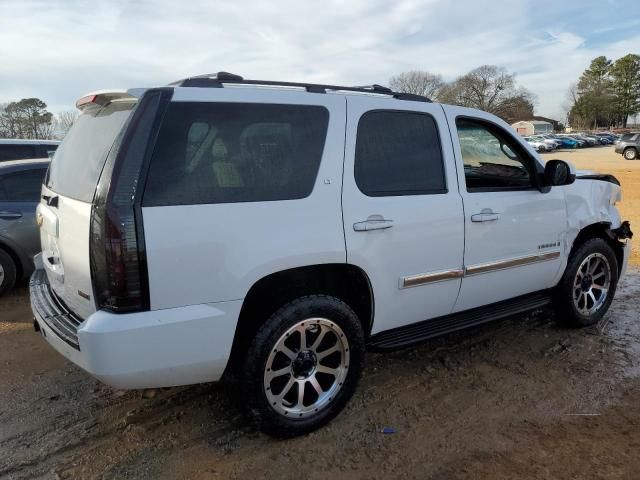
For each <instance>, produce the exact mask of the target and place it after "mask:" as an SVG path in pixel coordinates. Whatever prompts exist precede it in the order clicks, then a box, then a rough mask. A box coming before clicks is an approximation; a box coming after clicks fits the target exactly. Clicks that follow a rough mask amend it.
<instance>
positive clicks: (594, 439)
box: [0, 147, 640, 478]
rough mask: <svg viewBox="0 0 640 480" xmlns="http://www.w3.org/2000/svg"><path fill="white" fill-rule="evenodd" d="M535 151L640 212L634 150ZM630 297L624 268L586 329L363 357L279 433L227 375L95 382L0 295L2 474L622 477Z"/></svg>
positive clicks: (552, 327) (497, 334) (633, 419)
mask: <svg viewBox="0 0 640 480" xmlns="http://www.w3.org/2000/svg"><path fill="white" fill-rule="evenodd" d="M544 157H545V158H547V159H548V158H563V159H566V160H569V161H571V162H573V163H574V164H575V165H576V166H577V167H578V168H582V169H592V170H596V171H600V172H608V173H613V174H614V175H616V176H617V177H618V178H619V179H620V180H621V182H622V184H623V188H624V189H625V193H624V200H623V203H622V206H621V208H622V211H623V214H624V217H625V218H627V219H629V220H631V222H632V226H633V225H634V224H635V225H640V219H637V218H635V217H636V216H639V215H640V189H639V188H638V183H640V162H627V161H624V160H623V159H622V157H621V156H619V155H615V154H614V153H613V148H612V147H602V148H591V149H585V150H577V151H566V152H556V153H551V154H547V155H544ZM634 262H635V263H636V264H640V252H639V250H638V249H637V248H635V249H634ZM639 307H640V271H639V270H637V269H636V267H635V266H634V267H632V271H631V272H630V274H629V276H628V277H627V278H626V279H625V281H624V282H623V284H622V285H621V288H620V291H619V293H618V296H617V298H616V301H615V302H614V303H613V305H612V308H611V311H610V313H609V314H608V315H607V316H606V317H605V319H604V321H603V322H602V323H601V324H599V325H597V326H596V327H593V328H589V329H587V330H567V329H563V328H560V327H558V326H557V325H556V323H555V322H554V319H553V318H552V317H553V316H552V313H551V312H549V311H547V310H544V311H540V312H536V313H535V314H531V315H528V316H525V317H517V318H513V319H509V320H506V321H502V322H498V323H496V324H492V325H490V326H487V327H484V328H478V329H474V330H472V331H470V332H466V333H460V334H456V335H450V336H448V337H445V338H443V339H438V340H435V341H432V342H429V343H428V344H426V345H423V346H420V347H418V348H413V349H409V350H405V351H401V352H396V353H393V354H388V355H378V354H371V355H370V356H369V358H368V366H367V368H366V370H365V372H364V376H363V380H362V383H361V385H360V388H359V389H358V392H357V393H356V395H355V397H354V398H353V400H352V401H351V402H350V404H349V406H348V407H347V409H346V410H345V412H344V413H343V414H342V415H340V416H339V417H338V418H337V419H336V420H335V421H334V422H333V423H332V424H330V425H329V426H328V427H327V428H324V429H322V430H320V431H318V432H315V433H313V434H311V435H308V436H306V437H303V438H297V439H293V440H287V441H277V440H273V439H270V438H268V437H266V436H264V435H261V434H259V433H257V432H255V430H254V429H253V428H252V426H251V425H250V424H248V423H247V422H246V420H245V419H244V417H243V415H242V413H241V412H240V411H239V410H238V408H237V407H236V404H237V402H235V401H234V399H233V398H232V397H230V396H229V395H228V394H227V393H225V390H224V385H201V386H195V387H183V388H176V389H167V390H162V391H160V392H159V393H158V394H157V396H155V397H154V398H142V395H141V393H140V392H123V391H115V390H112V389H111V388H109V387H106V386H104V385H101V384H99V383H98V382H97V381H95V380H93V379H92V378H90V377H89V376H88V375H86V374H85V373H84V372H82V371H81V370H79V369H78V368H76V367H75V366H73V365H71V364H70V363H68V362H66V361H65V360H64V359H63V358H62V357H60V356H59V355H57V354H56V353H55V352H53V351H52V350H51V349H50V348H49V347H48V345H47V344H46V342H45V341H44V340H43V339H41V338H40V337H39V336H38V335H36V334H35V333H34V332H33V330H32V328H31V324H30V321H31V316H30V311H29V306H28V298H27V293H26V289H24V288H22V289H18V290H16V291H15V292H13V293H12V294H11V295H10V296H8V297H5V298H3V299H0V312H2V313H1V316H0V365H2V368H1V370H0V405H2V408H1V409H0V477H8V478H32V477H41V478H51V477H55V476H56V475H58V476H59V477H60V478H126V477H131V478H139V477H148V478H192V477H195V478H273V477H275V478H300V477H303V478H326V477H334V478H377V477H386V478H396V477H398V476H400V475H402V476H405V477H408V478H428V477H434V478H518V477H520V478H522V477H527V478H531V477H537V478H569V477H575V478H600V477H603V476H609V477H612V478H633V477H635V476H636V472H637V471H638V470H639V469H640V458H638V455H637V452H638V448H640V431H639V428H638V427H639V426H640V405H639V404H638V402H637V398H638V395H640V382H639V381H638V379H637V375H638V374H640V326H639V325H638V322H637V312H638V311H639V310H638V309H639ZM385 427H388V428H392V429H394V431H395V433H390V434H383V433H381V430H382V429H383V428H385Z"/></svg>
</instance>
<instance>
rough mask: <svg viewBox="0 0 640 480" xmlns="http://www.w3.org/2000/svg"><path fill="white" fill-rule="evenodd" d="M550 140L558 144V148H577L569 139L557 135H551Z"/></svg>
mask: <svg viewBox="0 0 640 480" xmlns="http://www.w3.org/2000/svg"><path fill="white" fill-rule="evenodd" d="M551 138H553V139H554V140H556V141H557V142H560V147H559V148H578V142H577V141H576V140H573V139H571V138H569V137H559V136H557V135H552V136H551Z"/></svg>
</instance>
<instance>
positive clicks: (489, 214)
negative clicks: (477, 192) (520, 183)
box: [471, 208, 500, 222]
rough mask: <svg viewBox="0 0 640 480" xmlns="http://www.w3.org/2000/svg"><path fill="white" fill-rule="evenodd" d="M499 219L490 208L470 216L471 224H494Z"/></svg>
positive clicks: (497, 214) (498, 215)
mask: <svg viewBox="0 0 640 480" xmlns="http://www.w3.org/2000/svg"><path fill="white" fill-rule="evenodd" d="M499 218H500V214H499V213H496V212H494V211H493V210H491V209H490V208H483V209H482V211H481V212H480V213H476V214H474V215H471V221H472V222H495V221H496V220H498V219H499Z"/></svg>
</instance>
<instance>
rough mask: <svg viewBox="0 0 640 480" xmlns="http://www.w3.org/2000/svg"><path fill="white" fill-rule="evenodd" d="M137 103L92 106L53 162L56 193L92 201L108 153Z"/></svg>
mask: <svg viewBox="0 0 640 480" xmlns="http://www.w3.org/2000/svg"><path fill="white" fill-rule="evenodd" d="M133 106H134V104H133V103H131V102H112V103H110V104H109V105H107V106H106V107H89V108H88V109H86V110H85V111H84V112H83V113H82V115H80V116H79V117H78V119H77V120H76V121H75V122H74V123H73V126H72V127H71V129H70V130H69V132H68V133H67V135H66V136H65V137H64V141H63V142H62V144H60V146H59V147H58V149H57V150H56V153H55V155H54V157H53V160H52V161H51V166H50V167H49V176H48V181H47V186H48V187H49V188H50V189H51V190H53V191H54V192H56V193H59V194H61V195H64V196H66V197H71V198H75V199H76V200H81V201H83V202H91V201H92V200H93V194H94V191H95V189H96V184H97V183H98V178H99V177H100V172H101V171H102V167H103V166H104V162H105V160H106V158H107V153H109V149H110V148H111V146H112V145H113V142H114V140H115V138H116V136H117V135H118V133H119V132H120V130H121V129H122V127H123V125H124V123H125V122H126V120H127V118H128V117H129V114H130V113H131V109H132V108H133Z"/></svg>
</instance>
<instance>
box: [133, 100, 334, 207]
mask: <svg viewBox="0 0 640 480" xmlns="http://www.w3.org/2000/svg"><path fill="white" fill-rule="evenodd" d="M328 122H329V112H328V111H327V109H326V108H324V107H321V106H310V105H272V104H250V103H195V102H175V103H172V104H171V105H170V106H169V108H168V111H167V113H166V114H165V118H164V122H163V125H162V127H161V128H160V132H159V134H158V140H157V142H156V145H155V148H154V151H153V155H152V158H151V165H150V169H149V176H148V179H147V185H146V188H145V193H144V199H143V205H144V206H160V205H192V204H204V203H229V202H259V201H272V200H290V199H299V198H304V197H306V196H308V195H309V194H310V193H311V191H312V189H313V185H314V183H315V179H316V175H317V173H318V168H319V165H320V160H321V158H322V152H323V149H324V142H325V138H326V135H327V127H328Z"/></svg>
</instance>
